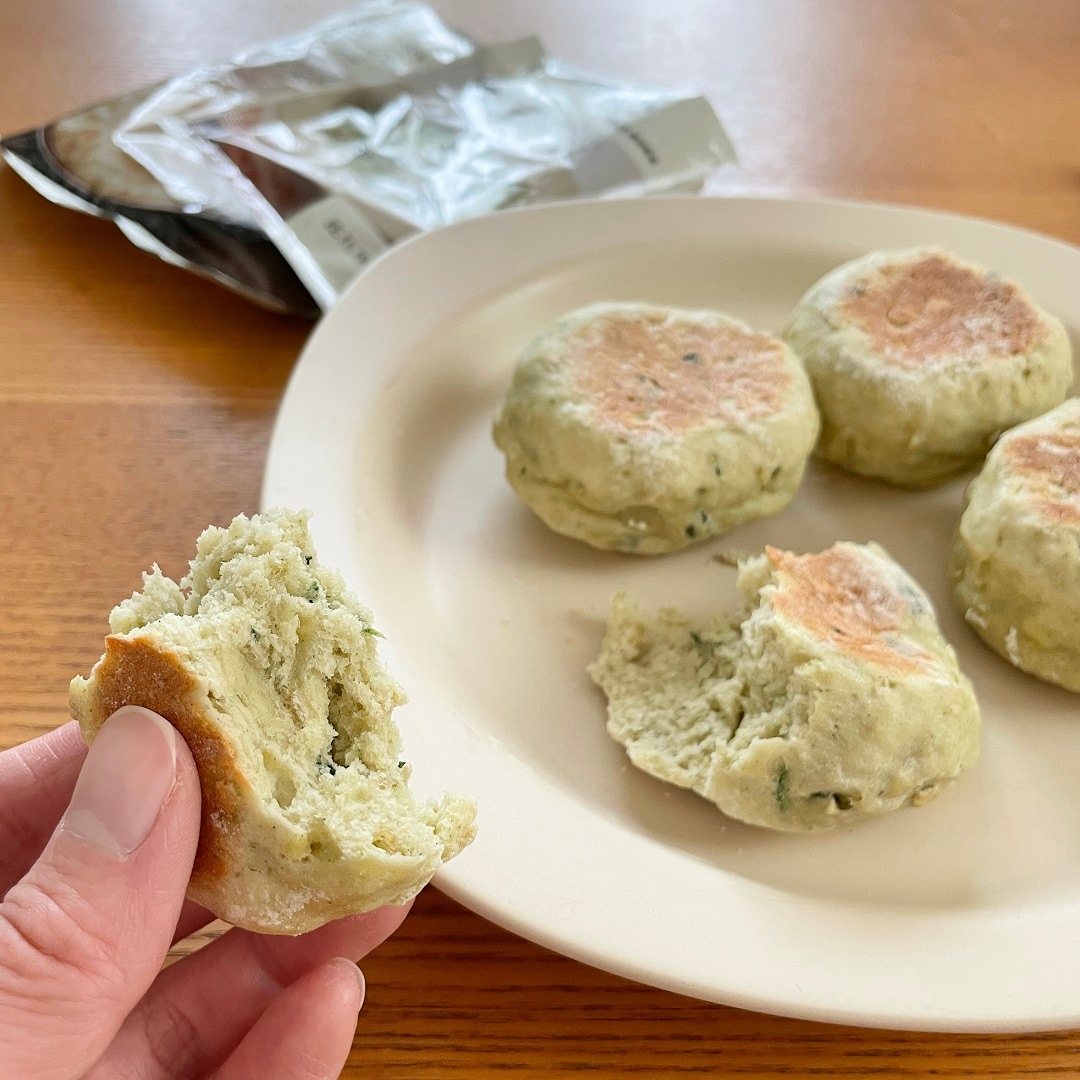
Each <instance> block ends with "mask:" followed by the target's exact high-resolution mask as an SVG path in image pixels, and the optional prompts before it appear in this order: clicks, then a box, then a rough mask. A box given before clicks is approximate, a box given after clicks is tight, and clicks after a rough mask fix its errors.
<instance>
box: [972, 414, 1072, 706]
mask: <svg viewBox="0 0 1080 1080" xmlns="http://www.w3.org/2000/svg"><path fill="white" fill-rule="evenodd" d="M952 578H953V592H954V596H955V597H956V602H957V604H958V605H959V607H960V610H961V611H962V612H963V614H964V617H965V618H966V619H967V621H968V622H969V623H970V624H971V626H972V627H974V629H975V631H976V632H977V633H978V634H979V636H980V637H981V638H982V639H983V641H985V642H986V643H987V644H988V645H989V646H990V647H991V648H992V649H993V650H994V651H995V652H998V653H1000V654H1001V655H1002V656H1003V657H1005V659H1006V660H1008V661H1009V662H1010V663H1012V664H1015V665H1016V667H1018V668H1020V669H1021V670H1023V671H1027V672H1030V673H1031V674H1032V675H1037V676H1038V677H1039V678H1040V679H1045V680H1047V682H1052V683H1057V685H1058V686H1064V687H1065V688H1066V689H1068V690H1074V691H1077V692H1080V398H1070V399H1069V400H1068V401H1066V402H1065V403H1064V404H1063V405H1059V406H1058V407H1057V408H1056V409H1054V410H1053V411H1052V412H1048V413H1047V414H1046V415H1045V416H1040V417H1039V418H1038V419H1037V420H1029V421H1028V422H1027V423H1026V424H1021V425H1020V426H1019V427H1015V428H1013V429H1012V431H1009V432H1006V434H1004V435H1003V436H1002V437H1001V439H1000V440H999V441H998V442H997V444H996V445H995V446H994V448H993V450H991V451H990V453H989V455H988V456H987V459H986V464H985V465H984V466H983V470H982V472H981V473H980V474H979V475H978V476H977V477H976V478H975V480H973V481H972V483H971V484H970V486H969V487H968V491H967V495H966V503H965V507H964V512H963V515H962V516H961V518H960V527H959V529H958V530H957V535H956V543H955V545H954V546H953V556H952Z"/></svg>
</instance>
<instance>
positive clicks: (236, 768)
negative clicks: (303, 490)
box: [71, 510, 476, 934]
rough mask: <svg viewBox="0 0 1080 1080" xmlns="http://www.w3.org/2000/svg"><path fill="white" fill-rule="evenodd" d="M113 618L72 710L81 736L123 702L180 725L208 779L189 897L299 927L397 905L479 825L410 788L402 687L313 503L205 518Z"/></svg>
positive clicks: (449, 803) (455, 801)
mask: <svg viewBox="0 0 1080 1080" xmlns="http://www.w3.org/2000/svg"><path fill="white" fill-rule="evenodd" d="M109 625H110V627H111V629H112V633H111V634H110V635H109V637H108V638H107V639H106V642H105V655H104V656H103V657H102V658H101V660H100V661H99V662H98V663H97V664H96V665H95V667H94V669H93V671H92V672H91V673H90V677H89V679H83V678H76V679H74V680H73V681H72V683H71V712H72V715H73V716H74V717H75V719H76V720H78V721H79V724H80V726H81V728H82V731H83V734H84V736H85V737H86V739H87V741H88V742H90V741H92V740H93V738H94V736H95V735H96V734H97V732H98V731H99V730H100V728H101V726H102V725H103V724H104V723H105V721H106V720H107V719H108V718H109V717H110V716H111V715H112V713H113V712H115V711H116V710H117V709H118V708H120V707H121V706H123V705H141V706H144V707H146V708H149V709H153V710H154V711H155V712H157V713H159V714H160V715H161V716H163V717H165V719H167V720H168V721H169V722H170V723H171V724H172V725H173V726H174V727H175V728H176V729H177V730H178V731H179V732H180V734H181V735H182V736H183V737H184V740H185V742H186V743H187V745H188V748H189V749H190V750H191V754H192V757H193V758H194V759H195V765H196V767H197V768H198V770H199V779H200V782H201V785H202V828H201V831H200V834H199V845H198V851H197V854H196V857H195V868H194V871H193V873H192V877H191V884H190V887H189V891H188V895H189V896H190V897H191V899H193V900H195V901H197V902H198V903H200V904H202V905H203V906H204V907H206V908H209V910H210V911H212V912H213V913H214V914H215V915H217V916H218V917H219V918H221V919H224V920H225V921H226V922H230V923H233V924H234V925H236V926H242V927H244V928H246V929H248V930H256V931H259V932H260V933H264V934H301V933H305V932H306V931H308V930H312V929H314V928H315V927H317V926H319V925H321V924H322V923H325V922H328V921H330V920H332V919H338V918H341V917H342V916H344V915H352V914H355V913H357V912H362V911H369V910H371V909H372V908H376V907H380V906H381V905H383V904H396V903H403V902H404V901H406V900H408V899H409V898H410V897H411V896H413V895H415V894H416V893H417V892H419V890H420V889H421V888H422V887H423V886H424V885H425V884H426V883H427V882H428V880H429V879H430V878H431V876H432V874H434V873H435V871H436V869H438V867H439V865H440V864H441V863H443V862H445V861H446V860H447V859H449V858H451V857H452V856H454V855H455V854H457V853H458V852H459V851H460V850H461V849H462V848H463V847H465V845H466V844H468V843H469V842H470V841H471V840H472V838H473V835H474V833H475V826H474V819H475V815H476V807H475V805H474V804H473V802H472V800H471V799H467V798H464V797H462V796H457V795H449V796H445V797H444V798H443V799H441V800H439V801H436V802H430V803H427V804H421V803H418V802H417V801H416V800H415V799H414V798H413V796H412V794H411V793H410V791H409V788H408V779H409V772H410V770H409V767H408V765H407V763H406V762H404V761H401V760H399V756H398V755H399V747H400V741H401V740H400V737H399V735H398V732H397V728H396V727H395V726H394V722H393V720H392V719H391V715H390V714H391V712H392V711H393V709H394V707H395V706H397V705H400V704H401V703H402V702H403V701H404V700H405V696H404V694H403V693H402V691H401V688H400V687H399V686H398V685H397V684H396V683H395V682H394V681H393V679H391V677H390V676H389V675H388V674H387V673H386V671H385V670H384V669H383V667H382V665H381V664H380V663H379V658H378V656H377V655H376V650H375V646H376V639H377V633H376V632H375V631H374V629H373V628H372V625H371V615H370V613H369V612H368V611H366V610H365V609H364V608H363V607H361V605H360V604H359V603H358V602H357V600H356V598H355V597H354V596H353V595H352V594H351V593H349V592H348V591H347V590H346V589H345V585H344V583H343V581H342V580H341V577H340V576H339V575H338V574H336V573H335V572H334V571H333V570H329V569H327V568H326V567H323V566H320V565H319V563H318V561H317V560H316V558H315V552H314V549H313V548H312V544H311V537H310V536H309V535H308V529H307V515H306V514H302V513H294V512H291V511H286V510H276V511H269V512H267V513H265V514H263V515H261V516H258V517H253V518H251V519H250V520H249V519H248V518H246V517H244V516H243V515H241V516H240V517H238V518H236V519H235V520H234V521H233V523H232V524H231V525H230V526H229V527H228V528H227V529H219V528H211V529H207V530H206V532H204V533H203V534H202V536H200V537H199V541H198V553H197V555H196V557H195V560H194V561H193V562H192V563H191V572H190V573H189V574H188V576H187V577H185V578H184V579H183V581H181V582H180V584H179V585H178V584H177V583H176V582H175V581H172V580H171V579H170V578H167V577H165V576H164V575H163V574H162V573H161V571H160V570H159V569H158V568H157V567H156V566H155V567H154V568H153V570H152V571H150V572H149V573H147V574H144V575H143V591H142V592H141V593H135V595H134V596H132V597H131V598H130V599H129V600H125V601H124V602H123V603H122V604H120V605H119V606H118V607H117V608H115V609H114V611H113V612H112V615H111V616H110V619H109Z"/></svg>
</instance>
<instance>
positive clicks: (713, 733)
mask: <svg viewBox="0 0 1080 1080" xmlns="http://www.w3.org/2000/svg"><path fill="white" fill-rule="evenodd" d="M738 583H739V588H740V589H741V590H742V592H743V593H744V595H745V597H746V609H745V611H744V613H743V615H742V618H741V620H740V619H733V618H727V617H725V616H719V617H716V618H714V619H712V620H707V621H702V620H695V619H691V618H689V617H687V616H685V615H682V614H680V613H679V612H677V611H674V610H670V609H669V610H666V611H661V612H659V613H658V614H655V615H650V614H648V613H645V612H642V611H641V610H639V609H638V608H637V607H636V606H635V605H634V604H633V603H632V602H631V601H630V600H628V599H627V598H626V597H625V596H619V597H616V600H615V603H614V607H613V609H612V614H611V618H610V621H609V623H608V629H607V634H606V636H605V638H604V642H603V645H602V646H601V650H600V655H599V657H598V658H597V660H596V661H595V662H594V663H593V664H592V665H591V667H590V669H589V671H590V674H591V675H592V677H593V679H594V681H595V682H596V683H597V684H598V685H599V686H600V687H601V688H602V689H603V690H604V692H605V694H606V695H607V697H608V731H609V733H610V734H611V736H612V737H613V738H614V739H615V740H616V741H618V742H620V743H622V745H623V746H625V747H626V750H627V754H628V755H629V757H630V760H631V761H632V762H633V763H634V765H636V766H637V767H638V768H640V769H643V770H644V771H645V772H647V773H650V774H651V775H653V776H656V777H658V778H660V779H661V780H667V781H668V782H670V783H673V784H677V785H679V786H680V787H686V788H690V789H692V790H693V791H696V792H697V793H698V794H699V795H702V796H704V797H705V798H706V799H709V800H710V801H711V802H714V803H715V804H716V805H717V806H718V807H719V808H720V809H721V810H722V811H723V812H724V813H725V814H727V815H729V816H730V817H733V818H737V819H738V820H740V821H745V822H748V823H749V824H751V825H761V826H765V827H766V828H771V829H780V830H783V831H788V832H802V831H808V830H816V829H828V828H832V827H833V826H835V825H837V824H840V823H841V822H851V821H856V820H859V819H861V818H866V817H869V816H873V815H876V814H883V813H887V812H888V811H891V810H896V809H898V808H899V807H902V806H907V805H920V804H922V803H924V802H926V801H928V800H929V799H931V798H932V797H933V796H935V795H936V794H937V793H938V792H939V791H940V790H941V789H942V788H943V787H944V786H946V785H947V784H948V783H949V782H950V781H952V780H953V779H955V778H956V777H957V776H958V775H959V774H960V773H961V772H962V771H963V770H964V769H966V768H968V767H969V766H970V765H972V764H973V763H974V762H975V760H976V758H977V756H978V747H979V708H978V704H977V702H976V700H975V695H974V692H973V690H972V688H971V683H970V682H969V681H968V680H967V678H966V677H965V676H964V675H963V673H962V672H961V671H960V669H959V666H958V665H957V661H956V655H955V653H954V652H953V650H952V648H951V647H950V646H949V644H948V643H947V642H946V641H945V639H944V638H943V637H942V636H941V632H940V630H939V629H938V626H937V622H936V620H935V617H934V611H933V608H932V606H931V604H930V601H929V600H928V599H927V597H926V595H925V593H923V591H922V590H921V589H920V588H919V586H918V585H917V584H916V583H915V582H914V581H913V580H912V579H911V578H910V577H909V576H908V575H907V573H906V572H905V571H904V570H903V569H902V568H901V567H900V566H898V565H897V564H896V563H895V562H893V560H892V559H891V558H890V557H889V556H888V554H887V553H886V552H885V551H884V550H883V549H882V548H880V547H878V546H877V545H876V544H852V543H846V542H845V543H838V544H835V545H834V546H833V547H831V548H829V549H828V550H826V551H823V552H821V553H820V554H816V555H794V554H792V553H791V552H788V551H778V550H777V549H775V548H766V551H765V554H764V555H761V556H758V557H756V558H753V559H750V560H749V561H747V562H745V563H744V564H743V565H742V566H741V568H740V572H739V579H738Z"/></svg>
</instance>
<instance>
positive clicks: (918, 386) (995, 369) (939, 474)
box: [784, 248, 1073, 488]
mask: <svg viewBox="0 0 1080 1080" xmlns="http://www.w3.org/2000/svg"><path fill="white" fill-rule="evenodd" d="M784 339H785V340H786V341H787V342H788V344H789V345H791V347H792V348H793V349H794V350H795V352H796V353H797V354H798V355H799V357H800V358H801V359H802V361H803V363H804V364H805V365H806V370H807V372H808V373H809V375H810V380H811V382H812V383H813V386H814V394H815V396H816V398H817V403H818V407H819V408H820V409H821V419H822V429H821V440H820V442H819V443H818V448H817V452H818V455H819V456H820V457H822V458H824V459H825V460H826V461H831V462H833V463H834V464H836V465H839V466H841V467H842V468H845V469H849V470H851V471H852V472H856V473H861V474H862V475H864V476H875V477H879V478H881V479H882V480H888V481H889V482H891V483H894V484H900V485H903V486H905V487H916V488H919V487H930V486H932V485H934V484H937V483H940V482H942V481H944V480H947V479H948V478H950V477H952V476H954V475H956V474H958V473H961V472H963V471H965V470H966V469H968V468H971V467H972V466H974V465H977V464H978V463H979V462H980V461H981V460H982V459H983V457H984V456H985V455H986V452H987V450H989V448H990V446H991V444H992V443H993V440H994V438H995V437H996V436H997V435H998V434H999V433H1000V432H1002V431H1003V430H1005V429H1006V428H1010V427H1012V426H1013V425H1014V424H1018V423H1020V422H1021V421H1023V420H1029V419H1031V418H1032V417H1034V416H1039V415H1040V414H1041V413H1044V412H1046V411H1047V409H1052V408H1053V407H1054V406H1055V405H1058V404H1060V403H1061V402H1062V401H1063V400H1064V398H1065V395H1066V394H1067V393H1068V390H1069V386H1070V385H1071V383H1072V378H1073V371H1072V353H1071V350H1070V347H1069V339H1068V335H1067V334H1066V333H1065V329H1064V327H1062V325H1061V323H1060V322H1058V320H1057V319H1055V318H1054V317H1053V316H1052V315H1049V314H1047V312H1045V311H1043V310H1041V309H1040V308H1039V307H1038V306H1037V305H1036V304H1035V302H1034V301H1033V300H1032V299H1031V298H1030V297H1029V296H1027V294H1026V293H1025V292H1024V291H1023V290H1022V289H1021V288H1020V286H1019V285H1016V284H1014V283H1012V282H1010V281H1006V280H1004V279H1003V278H1001V277H999V276H998V275H997V274H994V273H991V272H990V271H987V270H983V269H982V268H981V267H978V266H975V265H974V264H972V263H968V262H963V261H962V260H960V259H958V258H956V257H955V256H954V255H950V254H948V253H946V252H944V251H939V250H937V249H935V248H919V249H916V250H913V251H896V252H888V251H886V252H879V253H875V254H871V255H867V256H865V257H863V258H861V259H856V260H855V261H854V262H849V263H846V264H845V265H843V266H841V267H839V268H838V269H836V270H834V271H833V272H832V273H831V274H828V275H827V276H826V277H824V278H823V279H822V280H821V281H819V282H818V283H817V284H816V285H814V286H813V288H811V289H810V291H809V292H808V293H807V294H806V295H805V296H804V297H803V298H802V300H800V301H799V304H798V306H797V307H796V308H795V311H794V313H793V315H792V317H791V321H790V322H789V324H788V326H787V329H786V330H785V331H784Z"/></svg>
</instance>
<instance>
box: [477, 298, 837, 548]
mask: <svg viewBox="0 0 1080 1080" xmlns="http://www.w3.org/2000/svg"><path fill="white" fill-rule="evenodd" d="M817 431H818V417H817V410H816V409H815V407H814V401H813V396H812V394H811V391H810V384H809V382H808V380H807V378H806V374H805V372H804V371H803V369H802V365H801V364H800V363H799V362H798V360H797V359H796V358H795V356H794V355H793V354H792V352H791V350H790V349H788V348H787V346H786V345H784V344H783V342H781V341H779V340H777V339H776V338H773V337H770V336H769V335H768V334H764V333H761V332H759V331H755V330H751V329H750V328H749V327H748V326H746V325H745V324H743V323H741V322H738V321H736V320H735V319H732V318H729V317H728V316H727V315H722V314H720V313H718V312H713V311H682V310H678V309H675V308H666V307H655V306H652V305H648V304H595V305H593V306H591V307H586V308H581V309H580V310H578V311H574V312H571V313H570V314H568V315H566V316H564V317H563V318H561V319H559V320H558V322H556V323H555V324H554V325H553V326H552V327H551V328H550V329H549V330H547V331H546V332H545V333H543V334H541V335H540V336H539V337H538V338H536V339H535V340H534V341H533V342H532V343H531V344H530V345H529V346H528V347H527V348H526V349H525V351H524V353H523V354H522V356H521V358H520V360H519V361H518V364H517V368H516V369H515V371H514V376H513V381H512V383H511V386H510V390H509V392H508V394H507V396H506V400H505V402H504V404H503V407H502V410H501V412H500V413H499V416H498V418H497V420H496V422H495V431H494V434H495V442H496V443H497V444H498V446H499V447H500V449H502V451H503V452H504V453H505V454H506V475H507V479H508V480H509V482H510V484H511V485H512V486H513V488H514V490H515V491H516V492H517V493H518V495H519V496H520V497H521V499H522V500H523V501H524V502H525V504H526V505H527V506H529V507H531V508H532V509H533V510H534V511H535V512H536V513H537V514H538V515H539V516H540V517H541V518H542V519H543V521H544V522H545V523H546V524H547V525H549V526H550V527H551V528H552V529H554V530H555V531H556V532H560V533H564V534H565V535H567V536H572V537H575V538H577V539H579V540H584V541H585V542H586V543H587V544H591V545H592V546H593V547H598V548H605V549H608V550H613V551H625V552H633V553H635V554H638V555H661V554H665V553H667V552H671V551H677V550H679V549H680V548H684V547H687V546H688V545H690V544H697V543H700V542H701V541H703V540H706V539H708V538H709V537H711V536H715V535H716V534H718V533H723V532H726V531H727V530H729V529H732V528H734V527H735V526H736V525H740V524H742V523H743V522H745V521H750V520H751V519H753V518H757V517H761V516H763V515H765V514H772V513H775V512H776V511H778V510H780V509H781V508H782V507H784V506H785V505H787V503H788V502H789V501H790V500H791V498H792V496H793V495H794V494H795V491H796V490H797V489H798V486H799V483H800V481H801V479H802V475H803V469H804V468H805V465H806V459H807V457H808V455H809V453H810V451H811V449H812V447H813V445H814V440H815V439H816V438H817Z"/></svg>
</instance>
